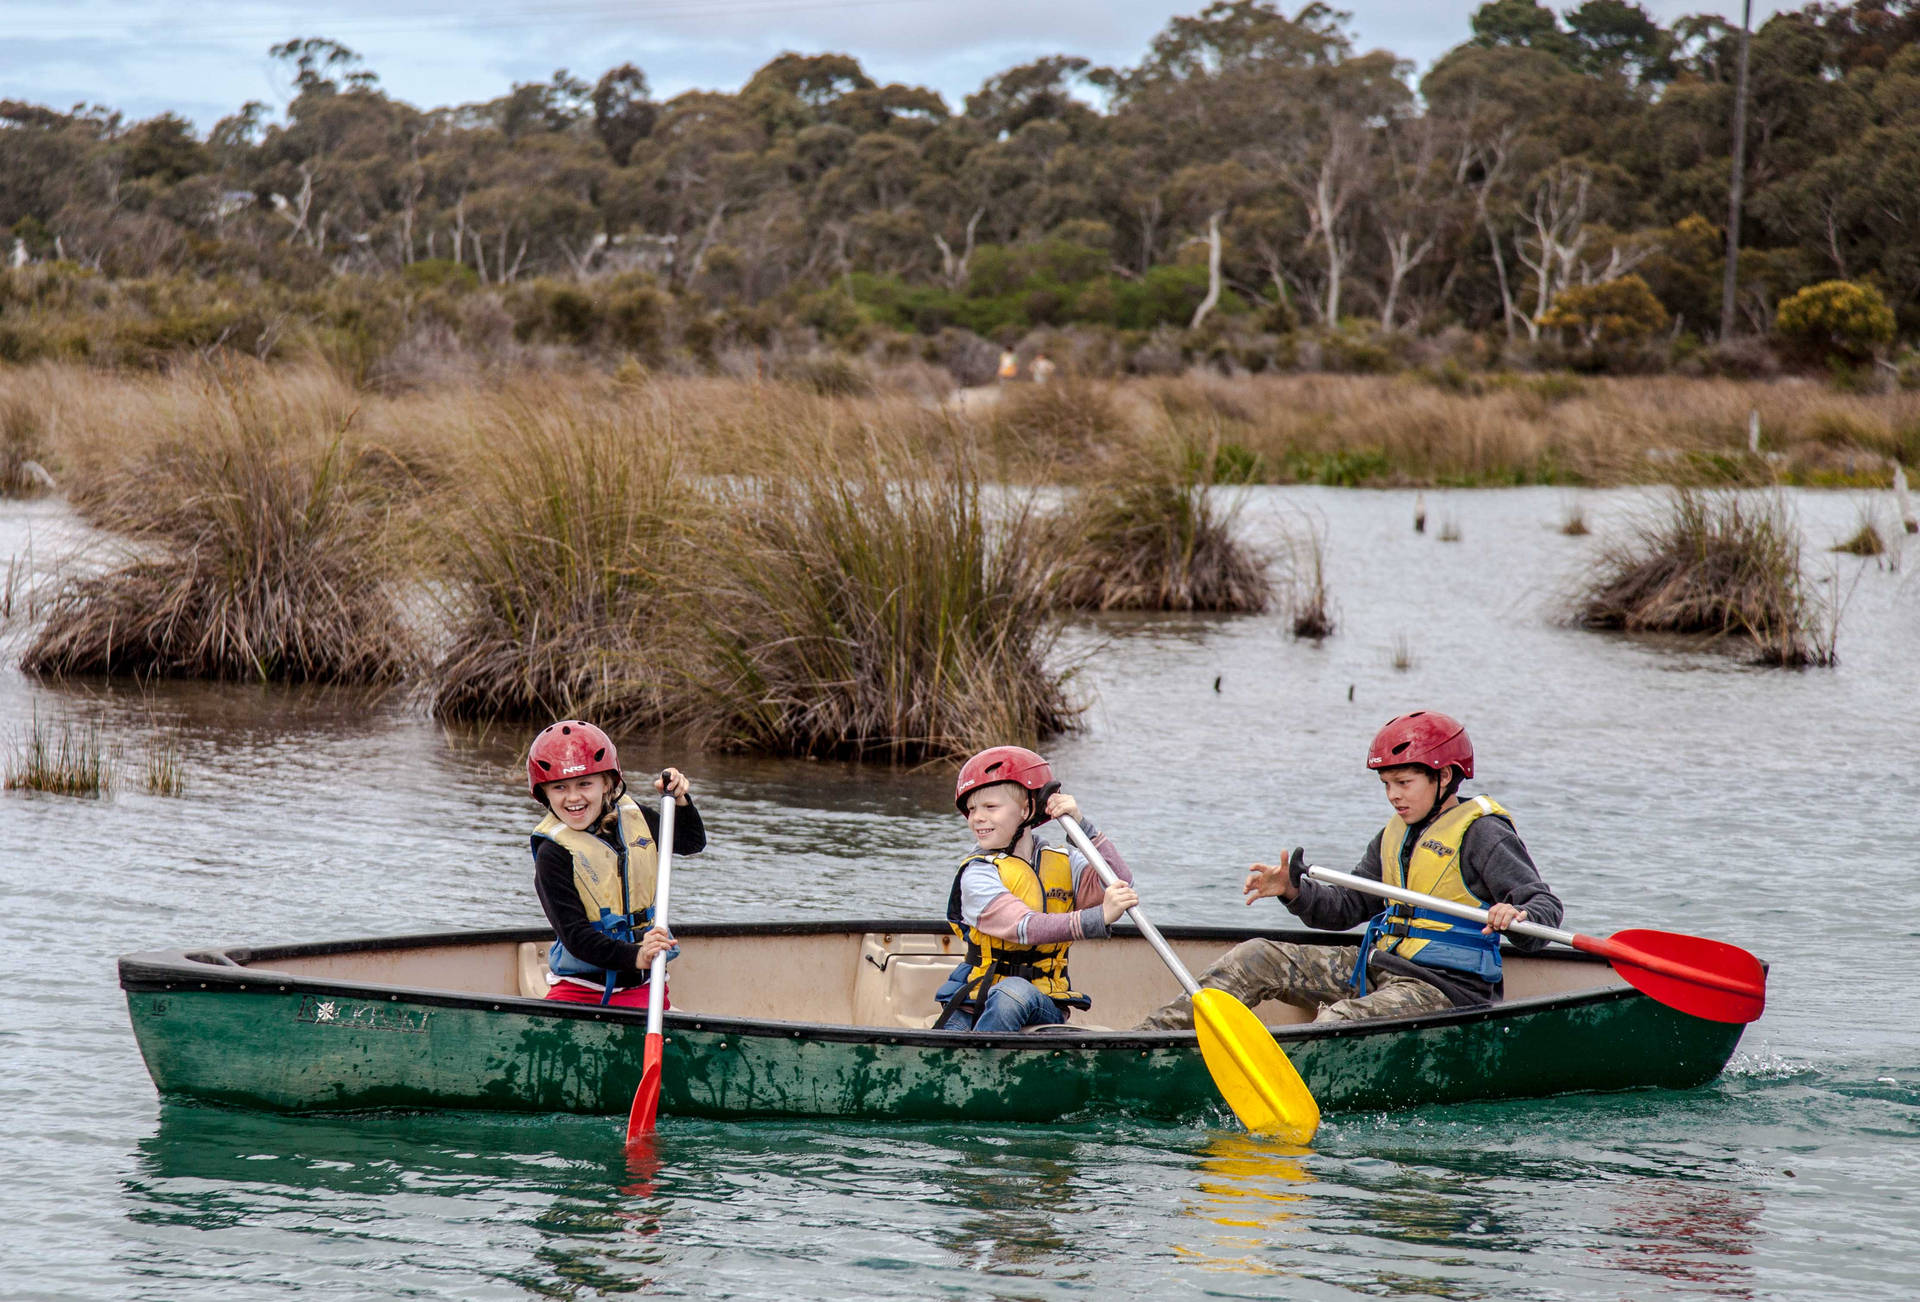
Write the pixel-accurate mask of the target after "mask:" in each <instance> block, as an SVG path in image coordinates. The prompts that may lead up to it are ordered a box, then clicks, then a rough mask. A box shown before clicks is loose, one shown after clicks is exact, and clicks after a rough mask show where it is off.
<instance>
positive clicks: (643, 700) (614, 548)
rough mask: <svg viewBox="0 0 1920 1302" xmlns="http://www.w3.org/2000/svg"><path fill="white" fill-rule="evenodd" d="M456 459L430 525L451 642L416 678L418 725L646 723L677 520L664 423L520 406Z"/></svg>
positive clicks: (553, 403) (576, 407)
mask: <svg viewBox="0 0 1920 1302" xmlns="http://www.w3.org/2000/svg"><path fill="white" fill-rule="evenodd" d="M472 457H473V461H472V464H471V465H470V466H469V467H468V477H469V482H468V483H467V484H465V485H463V492H464V496H463V498H462V500H461V501H459V502H458V503H456V504H453V505H452V506H451V508H450V511H449V516H448V518H447V519H446V521H445V523H444V525H443V526H442V528H443V531H444V539H445V544H446V546H445V551H446V556H445V580H446V581H445V584H444V587H443V589H442V591H443V594H444V597H445V602H444V604H445V606H446V625H447V627H448V628H449V629H451V643H450V645H448V646H447V647H446V648H445V650H444V652H443V653H442V654H440V655H439V656H438V657H437V659H436V660H435V662H434V664H433V666H432V668H431V669H430V671H429V674H428V681H429V688H430V691H431V694H432V709H433V712H434V713H435V714H436V715H439V716H441V717H443V718H460V719H500V718H510V719H526V718H536V717H540V718H554V717H563V716H566V715H582V714H591V715H593V716H595V717H596V718H605V719H607V720H608V721H609V723H610V725H618V726H634V725H637V724H642V723H649V722H653V721H655V720H657V719H658V717H659V715H660V712H661V703H662V697H661V691H662V679H661V673H660V669H659V664H660V661H659V659H658V658H657V657H656V656H655V655H653V654H652V648H653V647H654V646H655V645H656V643H659V642H662V641H664V639H663V638H662V636H661V634H660V632H659V631H658V625H659V623H660V622H661V620H662V605H663V602H664V600H665V592H666V588H667V585H668V581H669V577H670V575H671V572H672V570H673V568H674V567H675V565H676V558H678V557H679V556H680V555H681V553H682V550H683V542H684V534H685V530H686V521H687V520H688V519H689V518H690V517H691V516H692V514H693V510H692V505H691V503H690V500H689V489H688V486H687V484H686V483H685V481H683V480H682V479H681V478H680V477H679V475H678V472H677V467H676V464H675V455H674V440H673V432H672V429H671V426H670V424H669V423H667V422H665V421H662V420H657V419H655V418H654V417H653V415H652V413H650V412H649V411H648V410H646V409H645V408H631V409H628V410H626V411H621V410H619V409H615V408H609V407H606V406H596V405H590V404H588V403H586V402H583V401H581V400H579V399H577V398H576V399H571V400H555V399H553V398H551V397H549V398H548V399H547V400H546V402H545V403H544V404H536V402H535V401H534V400H533V399H532V398H531V396H526V397H524V398H522V399H520V400H517V401H513V402H511V403H510V404H509V405H508V407H507V408H506V410H505V412H504V414H500V415H498V416H496V417H494V418H493V419H492V420H491V422H490V423H489V424H487V425H485V426H483V427H482V428H481V429H480V431H479V432H478V433H477V435H476V437H475V443H474V448H473V449H472Z"/></svg>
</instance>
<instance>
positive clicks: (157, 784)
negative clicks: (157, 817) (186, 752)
mask: <svg viewBox="0 0 1920 1302" xmlns="http://www.w3.org/2000/svg"><path fill="white" fill-rule="evenodd" d="M186 792H187V774H186V770H185V768H184V767H183V766H182V765H181V762H180V739H179V738H178V737H176V736H173V735H172V734H168V735H167V736H165V737H163V738H162V739H161V740H160V741H159V742H157V743H156V744H154V745H152V746H150V747H148V748H147V794H149V795H154V796H183V795H185V794H186Z"/></svg>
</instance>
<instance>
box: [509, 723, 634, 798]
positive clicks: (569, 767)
mask: <svg viewBox="0 0 1920 1302" xmlns="http://www.w3.org/2000/svg"><path fill="white" fill-rule="evenodd" d="M591 773H611V774H613V775H614V776H615V777H619V776H620V755H619V753H618V752H617V751H615V750H614V749H613V739H612V738H611V737H609V736H607V734H606V733H604V732H601V731H600V730H599V729H598V728H596V727H594V726H593V725H592V724H590V723H588V722H587V721H586V720H585V719H563V720H561V721H560V722H559V723H550V724H548V725H547V726H546V727H544V728H542V729H541V730H540V735H539V736H537V737H535V738H534V739H533V745H532V746H530V747H528V748H527V790H528V791H530V792H532V793H533V798H534V799H535V800H538V801H539V802H540V803H541V804H543V805H544V804H546V803H547V798H546V797H545V796H543V795H541V794H540V784H541V783H543V782H558V781H559V780H560V779H562V778H584V777H586V776H587V775H588V774H591Z"/></svg>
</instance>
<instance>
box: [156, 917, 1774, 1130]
mask: <svg viewBox="0 0 1920 1302" xmlns="http://www.w3.org/2000/svg"><path fill="white" fill-rule="evenodd" d="M169 957H171V958H172V959H176V960H177V959H179V958H181V957H182V956H179V955H173V956H164V955H142V956H135V957H133V958H131V959H128V960H123V963H122V984H123V985H124V986H126V988H127V1003H128V1011H129V1014H130V1016H131V1019H132V1024H133V1029H134V1032H135V1035H136V1037H137V1039H138V1041H139V1044H140V1050H141V1053H142V1054H143V1056H144V1057H145V1058H146V1061H147V1066H148V1070H149V1071H150V1072H151V1073H152V1075H153V1079H154V1082H155V1084H156V1085H157V1086H158V1087H159V1088H160V1090H161V1092H162V1093H164V1094H169V1095H179V1096H186V1097H190V1098H195V1099H201V1100H206V1101H210V1102H218V1103H225V1104H231V1105H237V1106H242V1107H250V1108H266V1109H273V1110H279V1111H295V1112H301V1111H352V1110H362V1109H387V1108H404V1109H415V1108H479V1109H497V1110H506V1111H532V1112H580V1113H604V1114H624V1113H625V1112H626V1110H627V1108H628V1105H629V1104H630V1103H631V1101H632V1097H633V1090H634V1087H635V1085H636V1084H637V1083H638V1081H639V1077H640V1070H641V1063H642V1058H643V1051H644V1041H645V1034H646V1025H645V1016H644V1013H638V1012H630V1011H626V1010H618V1009H601V1008H596V1007H593V1006H591V1005H585V1006H583V1005H564V1004H555V1003H551V1002H547V1001H543V1000H533V999H521V998H509V997H501V998H484V997H481V998H475V997H471V996H462V995H457V994H447V993H438V992H433V991H423V990H401V989H394V988H391V987H381V986H374V985H361V986H357V987H343V986H337V985H329V984H328V983H326V982H316V981H305V980H276V979H274V977H273V975H272V974H270V973H267V972H255V971H249V970H248V969H246V968H236V967H232V966H227V967H214V966H211V965H202V966H201V968H200V970H199V971H197V972H196V971H195V970H194V968H193V966H191V961H189V964H188V965H184V966H183V965H182V964H181V963H179V962H166V961H161V960H165V959H167V958H169ZM196 977H198V978H200V979H195V978H196ZM1742 1029H1743V1028H1741V1027H1740V1026H1737V1025H1728V1024H1722V1023H1716V1022H1706V1021H1702V1020H1700V1019H1697V1018H1693V1017H1688V1016H1686V1015H1684V1014H1682V1013H1679V1012H1676V1011H1674V1010H1672V1009H1669V1008H1667V1007H1665V1006H1663V1005H1661V1004H1658V1003H1655V1002H1654V1001H1653V1000H1651V999H1648V998H1646V997H1645V996H1643V995H1640V994H1639V993H1637V992H1634V991H1632V990H1629V989H1624V988H1614V989H1607V990H1603V991H1597V992H1594V993H1591V994H1584V995H1579V996H1574V997H1562V998H1553V999H1534V1000H1523V1001H1516V1002H1511V1003H1507V1004H1502V1005H1499V1006H1497V1007H1495V1008H1492V1009H1484V1010H1473V1011H1471V1012H1456V1013H1447V1014H1441V1015H1437V1016H1432V1017H1426V1018H1406V1019H1394V1020H1389V1021H1379V1022H1368V1023H1358V1024H1344V1025H1340V1026H1335V1027H1327V1026H1319V1025H1306V1026H1298V1027H1288V1028H1284V1029H1282V1030H1280V1031H1279V1032H1278V1038H1279V1040H1280V1043H1281V1044H1282V1045H1283V1047H1284V1048H1285V1049H1286V1051H1287V1053H1288V1055H1289V1056H1290V1057H1291V1058H1292V1060H1293V1062H1294V1064H1295V1065H1296V1066H1297V1067H1298V1068H1299V1070H1300V1074H1301V1076H1302V1077H1303V1078H1304V1080H1305V1081H1306V1083H1307V1086H1308V1088H1309V1089H1311V1090H1312V1091H1313V1094H1314V1096H1315V1097H1316V1098H1317V1099H1318V1100H1319V1101H1320V1104H1321V1106H1322V1107H1323V1108H1324V1109H1326V1110H1328V1111H1352V1110H1359V1109H1382V1108H1404V1107H1414V1106H1420V1105H1425V1104H1434V1103H1454V1102H1463V1101H1468V1100H1475V1099H1493V1098H1525V1097H1539V1096H1544V1095H1551V1094H1560V1093H1567V1092H1573V1091H1583V1090H1620V1089H1632V1088H1641V1087H1670V1088H1685V1087H1690V1086H1696V1085H1700V1084H1703V1083H1705V1082H1707V1081H1709V1080H1711V1079H1713V1077H1714V1076H1715V1075H1717V1074H1718V1073H1719V1071H1720V1070H1721V1068H1722V1067H1723V1066H1724V1065H1725V1063H1726V1061H1727V1059H1728V1057H1729V1056H1731V1054H1732V1053H1733V1050H1734V1047H1735V1045H1736V1044H1737V1043H1738V1041H1739V1038H1740V1033H1741V1030H1742ZM666 1030H667V1036H666V1044H665V1058H664V1063H663V1071H662V1082H663V1083H662V1100H661V1111H662V1113H663V1114H665V1115H675V1116H696V1117H710V1118H722V1119H727V1118H748V1117H797V1116H809V1117H844V1118H860V1119H898V1120H916V1121H945V1120H954V1121H957V1120H972V1121H976V1122H981V1121H987V1122H1031V1121H1053V1120H1059V1119H1063V1118H1072V1117H1078V1116H1085V1115H1089V1114H1095V1113H1101V1114H1105V1113H1112V1112H1116V1111H1117V1112H1120V1113H1125V1114H1130V1115H1134V1116H1139V1117H1150V1118H1158V1119H1165V1120H1183V1119H1194V1118H1205V1117H1217V1116H1221V1115H1223V1111H1222V1107H1221V1105H1220V1103H1219V1100H1218V1095H1217V1093H1216V1092H1215V1090H1214V1087H1213V1084H1212V1081H1211V1078H1210V1077H1209V1075H1208V1073H1207V1069H1206V1066H1205V1063H1204V1062H1203V1061H1202V1060H1201V1057H1200V1053H1199V1050H1198V1047H1197V1045H1196V1043H1195V1040H1194V1038H1193V1036H1192V1035H1191V1034H1180V1033H1171V1032H1162V1033H1139V1032H1111V1033H1090V1034H1070V1035H1015V1036H1003V1037H973V1036H968V1037H964V1038H963V1037H956V1036H942V1035H937V1034H933V1033H929V1032H922V1031H911V1030H901V1031H890V1030H886V1029H878V1028H870V1027H847V1026H826V1025H815V1024H807V1023H799V1022H773V1021H733V1020H726V1019H716V1018H711V1017H702V1016H699V1015H697V1014H679V1013H673V1014H668V1017H667V1023H666Z"/></svg>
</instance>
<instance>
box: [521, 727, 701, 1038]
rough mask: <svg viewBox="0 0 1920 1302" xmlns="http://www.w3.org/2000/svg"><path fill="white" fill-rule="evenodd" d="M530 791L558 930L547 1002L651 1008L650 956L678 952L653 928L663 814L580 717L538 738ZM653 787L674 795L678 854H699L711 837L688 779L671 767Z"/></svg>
mask: <svg viewBox="0 0 1920 1302" xmlns="http://www.w3.org/2000/svg"><path fill="white" fill-rule="evenodd" d="M527 788H528V790H529V791H531V792H532V793H533V798H534V799H535V800H538V801H539V802H540V803H541V804H542V805H545V806H546V807H547V816H546V817H545V818H543V819H541V820H540V825H539V826H538V827H536V828H534V829H533V840H532V849H533V885H534V890H535V891H536V892H537V893H538V894H539V896H540V907H541V908H542V909H544V910H545V911H546V915H547V921H549V922H551V923H552V924H553V930H554V933H555V938H554V942H553V947H552V948H551V949H550V950H549V951H548V952H547V967H548V969H549V972H550V975H549V976H548V977H547V982H548V990H547V998H549V999H559V1000H564V1001H566V1002H568V1003H599V1004H612V1005H614V1006H615V1007H619V1008H645V1007H646V1006H647V972H648V968H649V967H650V966H651V964H652V963H653V959H654V956H655V955H656V954H661V953H665V954H666V955H667V956H668V958H672V957H673V955H674V954H676V953H678V952H679V951H678V950H677V949H676V948H675V946H674V942H673V937H672V936H670V935H669V934H667V932H666V930H665V929H664V928H660V927H655V926H653V925H652V922H653V890H654V872H655V869H656V867H657V865H658V859H657V857H656V850H657V847H656V846H655V839H656V838H657V837H658V836H659V833H660V829H659V818H658V815H656V814H655V813H654V811H653V810H651V809H643V808H641V807H640V806H639V805H637V804H635V803H634V801H633V798H632V797H631V796H629V795H627V786H626V779H624V778H623V777H621V775H620V757H619V755H618V754H617V753H616V752H615V751H614V748H613V742H612V740H611V739H610V738H609V737H608V736H607V734H606V733H604V732H602V731H601V730H600V729H598V728H596V727H594V726H593V725H592V724H590V723H588V722H586V721H585V720H583V719H568V720H564V721H563V722H560V723H556V724H552V725H550V726H548V727H547V728H545V729H543V730H542V731H541V733H540V735H539V736H537V737H535V738H534V739H533V745H532V746H531V747H530V748H529V749H528V751H527ZM653 789H654V790H655V791H658V792H661V793H663V794H664V793H667V792H669V791H670V792H671V793H672V794H673V796H674V804H675V806H676V810H675V815H674V820H673V853H674V855H675V857H678V856H680V855H685V854H698V853H700V851H701V850H703V849H705V848H706V844H707V833H706V829H705V827H703V826H702V825H701V822H700V811H699V810H697V809H695V808H694V807H693V801H692V798H691V797H690V796H689V795H688V794H687V792H688V785H687V779H686V775H685V774H683V773H681V772H680V770H678V769H673V768H670V769H667V770H666V771H665V772H664V773H662V774H661V775H660V776H659V777H657V778H655V779H654V780H653ZM635 937H638V940H636V939H635ZM662 994H663V996H664V994H665V992H664V991H663V992H662Z"/></svg>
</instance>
